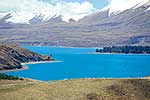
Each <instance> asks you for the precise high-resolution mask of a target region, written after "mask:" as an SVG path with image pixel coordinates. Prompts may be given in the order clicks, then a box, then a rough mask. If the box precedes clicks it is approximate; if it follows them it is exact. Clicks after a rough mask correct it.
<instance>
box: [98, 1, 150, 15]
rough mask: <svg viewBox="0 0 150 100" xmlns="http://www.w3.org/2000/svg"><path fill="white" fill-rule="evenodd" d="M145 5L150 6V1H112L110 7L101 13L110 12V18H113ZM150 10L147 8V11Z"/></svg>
mask: <svg viewBox="0 0 150 100" xmlns="http://www.w3.org/2000/svg"><path fill="white" fill-rule="evenodd" d="M143 5H145V6H146V5H150V0H110V3H109V5H108V6H106V7H105V8H103V9H102V10H101V11H105V10H109V16H111V15H115V14H118V13H121V12H123V11H125V10H128V9H136V8H138V7H141V6H143ZM149 9H150V7H148V8H147V10H149Z"/></svg>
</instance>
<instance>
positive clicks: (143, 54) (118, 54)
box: [88, 52, 150, 55]
mask: <svg viewBox="0 0 150 100" xmlns="http://www.w3.org/2000/svg"><path fill="white" fill-rule="evenodd" d="M88 54H117V55H150V54H148V53H143V54H142V53H139V54H138V53H127V54H126V53H98V52H89V53H88Z"/></svg>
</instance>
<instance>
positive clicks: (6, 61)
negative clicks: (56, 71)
mask: <svg viewBox="0 0 150 100" xmlns="http://www.w3.org/2000/svg"><path fill="white" fill-rule="evenodd" d="M52 60H53V59H52V58H51V57H50V56H47V55H40V54H38V53H35V52H32V51H30V50H27V49H24V48H21V47H19V46H17V45H12V44H0V70H14V69H21V68H23V66H22V64H21V63H28V62H37V61H52Z"/></svg>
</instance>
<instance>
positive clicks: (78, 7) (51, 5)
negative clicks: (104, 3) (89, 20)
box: [0, 0, 97, 21]
mask: <svg viewBox="0 0 150 100" xmlns="http://www.w3.org/2000/svg"><path fill="white" fill-rule="evenodd" d="M96 10H97V9H96V8H95V7H94V6H93V4H92V3H90V2H88V1H84V2H82V3H79V2H65V1H62V0H49V2H46V0H0V12H1V13H2V12H17V13H18V15H22V17H23V14H27V13H30V14H29V15H30V16H28V14H27V15H24V16H25V17H28V19H30V18H31V17H33V15H34V14H38V13H42V14H43V15H47V16H46V17H49V16H52V15H54V14H60V15H63V16H64V17H63V20H65V21H67V20H68V19H69V18H74V19H76V20H78V19H80V18H82V17H84V16H85V15H88V14H90V13H92V12H94V11H96ZM19 12H20V13H21V14H19ZM16 17H17V15H16ZM22 17H19V20H20V21H21V20H24V19H25V18H22ZM14 19H15V18H14Z"/></svg>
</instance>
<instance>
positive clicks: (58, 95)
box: [0, 79, 150, 100]
mask: <svg viewBox="0 0 150 100" xmlns="http://www.w3.org/2000/svg"><path fill="white" fill-rule="evenodd" d="M1 82H2V81H0V97H1V98H3V100H150V79H77V80H65V81H56V82H25V83H23V82H22V83H20V82H18V83H17V82H15V84H14V85H13V84H11V85H9V84H8V85H4V86H3V85H2V83H1ZM5 84H6V83H5Z"/></svg>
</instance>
